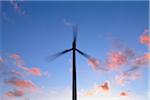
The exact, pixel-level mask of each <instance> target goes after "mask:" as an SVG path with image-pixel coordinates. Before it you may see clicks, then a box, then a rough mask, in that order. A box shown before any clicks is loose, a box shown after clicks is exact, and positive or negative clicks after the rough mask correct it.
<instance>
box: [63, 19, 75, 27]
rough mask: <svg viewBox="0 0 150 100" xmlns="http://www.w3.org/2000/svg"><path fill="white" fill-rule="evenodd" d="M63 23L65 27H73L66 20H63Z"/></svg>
mask: <svg viewBox="0 0 150 100" xmlns="http://www.w3.org/2000/svg"><path fill="white" fill-rule="evenodd" d="M63 23H64V25H66V26H71V27H72V26H73V24H72V23H71V22H69V21H68V20H66V19H63Z"/></svg>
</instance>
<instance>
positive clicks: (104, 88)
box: [98, 82, 110, 92]
mask: <svg viewBox="0 0 150 100" xmlns="http://www.w3.org/2000/svg"><path fill="white" fill-rule="evenodd" d="M98 87H99V88H100V89H101V91H103V92H109V91H110V86H109V82H104V83H103V84H102V85H99V86H98Z"/></svg>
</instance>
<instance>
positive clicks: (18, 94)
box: [5, 90, 25, 97]
mask: <svg viewBox="0 0 150 100" xmlns="http://www.w3.org/2000/svg"><path fill="white" fill-rule="evenodd" d="M24 94H25V93H24V91H22V90H13V91H8V92H7V93H5V95H6V96H8V97H21V96H24Z"/></svg>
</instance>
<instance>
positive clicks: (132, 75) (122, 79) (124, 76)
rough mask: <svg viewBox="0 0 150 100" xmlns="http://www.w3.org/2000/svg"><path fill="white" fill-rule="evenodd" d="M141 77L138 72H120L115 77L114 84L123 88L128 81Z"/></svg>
mask: <svg viewBox="0 0 150 100" xmlns="http://www.w3.org/2000/svg"><path fill="white" fill-rule="evenodd" d="M140 77H141V74H140V73H139V72H122V73H121V74H119V75H117V76H116V77H115V82H116V83H117V84H119V85H121V86H125V84H126V83H128V82H130V81H134V80H137V79H139V78H140Z"/></svg>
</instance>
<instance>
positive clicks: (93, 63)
mask: <svg viewBox="0 0 150 100" xmlns="http://www.w3.org/2000/svg"><path fill="white" fill-rule="evenodd" d="M88 64H89V65H91V66H92V68H93V69H94V70H97V69H98V66H100V62H99V60H97V59H95V58H90V59H89V60H88Z"/></svg>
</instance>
